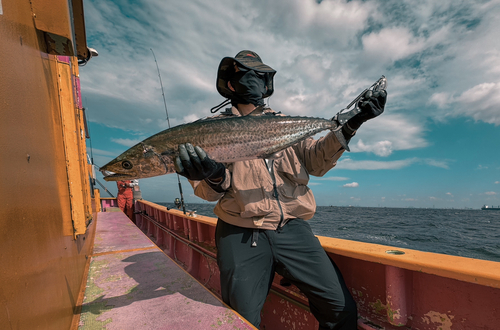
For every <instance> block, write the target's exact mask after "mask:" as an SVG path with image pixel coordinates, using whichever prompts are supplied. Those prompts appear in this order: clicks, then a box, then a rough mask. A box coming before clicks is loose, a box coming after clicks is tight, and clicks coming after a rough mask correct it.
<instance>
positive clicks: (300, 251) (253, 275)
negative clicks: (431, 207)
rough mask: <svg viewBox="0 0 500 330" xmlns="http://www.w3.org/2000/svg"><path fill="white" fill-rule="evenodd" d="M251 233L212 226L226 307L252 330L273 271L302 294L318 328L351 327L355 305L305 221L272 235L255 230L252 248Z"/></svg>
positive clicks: (223, 224)
mask: <svg viewBox="0 0 500 330" xmlns="http://www.w3.org/2000/svg"><path fill="white" fill-rule="evenodd" d="M253 233H254V230H253V229H249V228H242V227H237V226H233V225H230V224H228V223H226V222H224V221H222V220H221V219H219V220H218V222H217V230H216V234H215V241H216V244H217V248H218V252H217V263H218V265H219V269H220V279H221V290H222V299H223V300H224V302H225V303H226V304H228V305H229V306H231V307H232V308H233V309H235V310H236V311H237V312H238V313H240V314H241V315H242V316H243V317H245V318H246V319H247V320H248V321H249V322H250V323H252V324H253V325H255V326H256V327H257V328H258V327H259V325H260V311H261V310H262V307H263V305H264V302H265V300H266V297H267V294H268V293H269V289H270V288H271V284H272V282H273V278H274V273H275V272H277V273H278V274H280V275H281V276H283V277H284V278H286V279H288V280H289V281H290V282H291V283H293V284H295V285H296V286H297V287H298V288H299V289H300V290H301V291H302V292H303V293H304V294H305V295H306V296H307V298H308V299H309V307H310V309H311V312H312V313H313V315H314V316H315V317H316V319H317V320H318V322H319V329H345V330H347V329H349V330H351V329H352V330H355V329H357V325H356V323H357V309H356V303H355V301H354V299H353V298H352V296H351V294H350V293H349V290H348V289H347V287H346V285H345V283H344V280H343V278H342V275H341V274H340V271H339V270H338V268H337V266H336V265H335V263H334V262H333V261H332V260H331V259H330V258H329V257H328V255H327V254H326V252H325V250H324V249H323V248H322V247H321V244H320V243H319V240H318V239H317V238H316V237H315V236H314V234H313V233H312V231H311V227H310V226H309V224H308V223H307V222H306V221H304V220H301V219H294V220H291V221H289V222H288V223H287V224H286V225H285V226H283V227H282V228H281V229H279V230H276V231H273V230H259V232H258V240H257V246H255V247H252V246H251V243H252V236H253ZM255 238H256V237H254V240H255Z"/></svg>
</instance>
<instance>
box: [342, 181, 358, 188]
mask: <svg viewBox="0 0 500 330" xmlns="http://www.w3.org/2000/svg"><path fill="white" fill-rule="evenodd" d="M342 187H344V188H357V187H359V183H357V182H351V183H346V184H345V185H343V186H342Z"/></svg>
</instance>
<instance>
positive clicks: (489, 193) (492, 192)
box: [484, 191, 497, 196]
mask: <svg viewBox="0 0 500 330" xmlns="http://www.w3.org/2000/svg"><path fill="white" fill-rule="evenodd" d="M484 194H485V195H488V196H495V195H496V194H497V193H496V192H494V191H487V192H485V193H484Z"/></svg>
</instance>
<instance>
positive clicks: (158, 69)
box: [149, 48, 186, 214]
mask: <svg viewBox="0 0 500 330" xmlns="http://www.w3.org/2000/svg"><path fill="white" fill-rule="evenodd" d="M149 49H151V53H153V57H154V59H155V63H156V70H157V71H158V78H160V86H161V95H162V96H163V104H165V112H166V114H167V123H168V128H170V120H169V119H168V110H167V101H166V100H165V92H164V91H163V83H162V81H161V75H160V68H159V67H158V62H157V61H156V56H155V52H154V51H153V48H149ZM177 182H178V183H179V193H180V194H181V205H182V211H183V212H184V214H186V206H185V205H184V195H183V194H182V185H181V179H180V176H179V174H177Z"/></svg>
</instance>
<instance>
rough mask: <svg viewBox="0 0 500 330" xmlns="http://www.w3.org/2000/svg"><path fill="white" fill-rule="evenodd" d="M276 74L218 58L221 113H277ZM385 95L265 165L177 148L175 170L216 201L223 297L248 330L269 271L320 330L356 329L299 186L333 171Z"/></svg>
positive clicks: (363, 98) (308, 194) (255, 63)
mask: <svg viewBox="0 0 500 330" xmlns="http://www.w3.org/2000/svg"><path fill="white" fill-rule="evenodd" d="M275 74H276V71H275V70H273V69H272V68H271V67H270V66H268V65H266V64H264V63H263V62H262V60H261V58H260V57H259V55H257V54H256V53H255V52H252V51H248V50H244V51H241V52H239V53H238V54H237V55H236V56H235V57H225V58H223V59H222V61H221V63H220V65H219V68H218V73H217V83H216V86H217V91H218V92H219V93H220V94H221V95H222V96H223V97H225V98H227V99H228V101H227V103H228V102H229V100H230V102H231V104H232V106H233V107H232V109H231V111H226V113H224V114H222V115H221V116H278V114H276V113H275V112H274V111H273V110H271V109H269V108H266V107H265V106H264V99H265V98H267V97H269V96H271V95H272V94H273V92H274V86H273V77H274V75H275ZM384 79H385V78H384ZM386 97H387V93H386V91H385V85H384V88H382V89H380V90H370V91H366V93H364V94H363V95H360V97H359V100H358V101H357V106H356V109H357V110H356V111H353V112H349V113H347V114H345V113H344V114H341V113H339V114H338V115H337V116H335V117H334V118H333V119H332V120H333V121H335V122H336V125H335V127H336V130H335V131H336V132H337V135H336V134H334V132H333V130H332V132H329V133H328V134H327V135H326V136H324V137H322V138H320V139H318V140H315V139H313V138H312V137H309V138H307V139H305V140H302V141H300V142H298V143H296V144H294V145H292V146H291V147H288V148H286V149H284V150H282V151H280V152H279V153H277V154H275V155H273V156H272V157H269V158H268V159H252V160H244V161H236V162H233V163H220V162H216V161H214V160H212V159H210V158H209V157H208V156H207V154H206V152H205V151H204V150H203V149H202V148H201V147H199V146H193V145H191V144H190V143H183V144H180V145H179V155H178V156H177V157H176V158H175V161H174V165H175V169H176V171H177V173H179V174H180V175H182V176H184V177H186V178H187V179H189V180H190V183H191V185H192V186H193V189H194V192H195V194H196V195H197V196H198V197H200V198H202V199H205V200H207V201H217V204H216V206H215V208H214V213H215V214H216V215H217V216H218V222H217V229H216V245H217V248H218V252H217V263H218V265H219V268H220V278H221V290H222V298H223V300H224V302H225V303H227V304H228V305H230V306H231V307H232V308H234V309H235V310H236V311H237V312H238V313H240V314H241V315H242V316H243V317H245V318H246V319H247V320H248V321H249V322H250V323H252V324H253V325H255V326H256V327H257V328H258V327H259V325H260V321H261V318H260V312H261V309H262V307H263V305H264V302H265V300H266V297H267V295H268V293H269V290H270V288H271V284H272V282H273V278H274V274H275V272H277V273H278V274H280V275H281V276H283V278H284V279H286V280H287V281H289V282H290V283H293V284H294V285H296V286H297V287H298V288H299V289H300V290H301V291H302V292H303V293H304V294H305V295H306V296H307V298H308V299H309V306H310V309H311V312H312V313H313V315H314V316H315V317H316V319H317V320H318V322H319V329H357V308H356V303H355V301H354V299H353V298H352V296H351V294H350V292H349V290H348V289H347V287H346V285H345V283H344V279H343V278H342V274H341V273H340V271H339V269H338V267H337V266H336V265H335V263H334V262H333V261H332V260H331V259H330V258H329V257H328V255H327V254H326V252H325V251H324V249H323V248H322V247H321V245H320V242H319V240H318V239H317V238H316V237H315V236H314V234H313V233H312V231H311V228H310V226H309V224H308V223H307V221H306V220H308V219H311V218H312V217H313V215H314V213H315V211H316V202H315V200H314V196H313V194H312V191H311V190H310V189H309V188H308V187H307V184H308V181H309V176H310V175H314V176H323V175H324V174H325V173H327V172H328V171H329V170H330V169H331V168H333V167H334V166H335V165H336V162H337V160H338V159H339V158H340V157H341V155H342V154H343V153H344V151H345V150H346V148H347V146H346V144H347V143H348V141H349V140H350V139H351V138H352V137H353V136H354V134H355V133H356V130H357V129H358V128H359V127H360V126H361V125H362V123H363V122H365V121H367V120H370V119H372V118H375V117H377V116H379V115H380V114H381V113H382V112H383V111H384V107H385V102H386ZM220 107H222V106H220ZM220 107H219V108H220ZM338 134H341V135H342V136H341V138H338V137H337V136H338ZM343 139H345V141H344V143H343V144H344V146H343V145H342V143H341V141H339V140H343Z"/></svg>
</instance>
